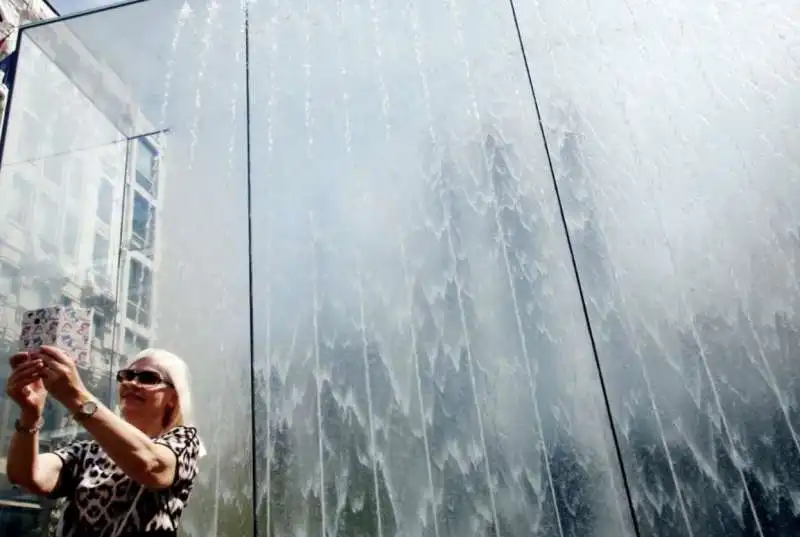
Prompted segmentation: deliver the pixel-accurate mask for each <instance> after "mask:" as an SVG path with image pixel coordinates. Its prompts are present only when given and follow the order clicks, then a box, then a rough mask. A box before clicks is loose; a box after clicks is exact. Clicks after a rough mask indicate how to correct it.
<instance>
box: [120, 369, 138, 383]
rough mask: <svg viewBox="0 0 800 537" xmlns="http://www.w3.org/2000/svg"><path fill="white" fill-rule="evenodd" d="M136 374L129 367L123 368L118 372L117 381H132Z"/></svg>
mask: <svg viewBox="0 0 800 537" xmlns="http://www.w3.org/2000/svg"><path fill="white" fill-rule="evenodd" d="M135 376H136V374H135V373H134V372H133V371H130V370H128V369H123V370H122V371H118V372H117V382H130V381H132V380H133V379H134V377H135Z"/></svg>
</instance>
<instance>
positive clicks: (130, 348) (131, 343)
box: [125, 328, 150, 355]
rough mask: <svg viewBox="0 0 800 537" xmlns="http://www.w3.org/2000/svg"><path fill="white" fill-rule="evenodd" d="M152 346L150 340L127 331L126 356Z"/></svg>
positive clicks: (129, 330) (127, 329)
mask: <svg viewBox="0 0 800 537" xmlns="http://www.w3.org/2000/svg"><path fill="white" fill-rule="evenodd" d="M149 346H150V340H149V339H147V338H146V337H144V336H143V335H141V334H137V333H136V332H134V331H133V330H131V329H129V328H126V329H125V354H127V355H134V354H138V353H139V352H141V351H143V350H145V349H146V348H148V347H149Z"/></svg>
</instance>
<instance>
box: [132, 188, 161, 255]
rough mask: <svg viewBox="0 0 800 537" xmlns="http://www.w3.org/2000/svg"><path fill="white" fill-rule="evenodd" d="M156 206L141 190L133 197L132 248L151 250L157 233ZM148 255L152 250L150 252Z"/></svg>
mask: <svg viewBox="0 0 800 537" xmlns="http://www.w3.org/2000/svg"><path fill="white" fill-rule="evenodd" d="M155 217H156V214H155V208H154V207H153V205H152V204H151V203H150V201H149V200H148V199H147V198H145V197H144V196H143V195H142V194H140V193H139V192H136V194H135V195H134V198H133V219H132V222H131V248H133V249H135V250H148V251H149V250H150V249H151V248H152V247H153V236H154V235H155V233H154V230H155ZM148 254H149V255H148V257H151V256H152V252H148Z"/></svg>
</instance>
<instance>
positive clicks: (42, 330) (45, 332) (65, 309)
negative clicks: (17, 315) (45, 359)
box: [20, 306, 92, 364]
mask: <svg viewBox="0 0 800 537" xmlns="http://www.w3.org/2000/svg"><path fill="white" fill-rule="evenodd" d="M91 342H92V310H91V309H87V308H76V307H73V306H51V307H48V308H39V309H35V310H30V311H26V312H25V313H24V314H23V316H22V331H21V334H20V347H21V350H24V351H28V350H33V349H37V348H39V347H41V346H42V345H49V346H53V347H58V348H59V349H61V350H63V351H64V352H66V353H67V354H68V355H69V356H70V357H72V358H73V359H74V360H75V361H76V362H78V363H79V364H89V357H90V352H91Z"/></svg>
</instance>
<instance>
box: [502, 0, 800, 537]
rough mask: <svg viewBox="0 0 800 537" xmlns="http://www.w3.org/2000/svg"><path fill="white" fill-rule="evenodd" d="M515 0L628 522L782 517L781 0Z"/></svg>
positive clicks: (785, 351)
mask: <svg viewBox="0 0 800 537" xmlns="http://www.w3.org/2000/svg"><path fill="white" fill-rule="evenodd" d="M517 4H518V5H519V9H520V21H521V24H522V27H523V28H524V30H525V32H526V42H527V45H528V57H529V59H530V60H531V67H532V68H533V71H534V74H535V77H536V82H537V90H538V92H539V101H540V103H542V111H543V116H544V121H545V124H546V126H547V130H548V132H549V134H548V139H549V142H550V148H551V152H552V157H553V160H554V164H555V167H556V173H557V176H558V180H559V184H560V185H561V188H562V192H563V200H564V204H565V209H566V210H567V214H568V218H569V221H570V224H571V231H572V237H573V242H574V246H575V249H576V255H577V260H578V264H579V267H580V272H581V275H582V277H583V283H584V285H585V291H586V293H587V296H588V299H589V300H588V302H589V305H590V313H591V317H592V320H593V325H594V327H595V334H596V335H597V342H598V347H599V353H600V358H601V361H602V364H603V368H604V370H605V371H606V378H608V382H609V391H610V393H611V399H612V404H613V408H614V414H615V417H616V422H617V424H618V426H619V429H620V430H621V431H622V432H623V433H624V434H623V444H624V446H623V447H624V451H625V465H626V467H627V468H628V470H629V471H628V475H629V477H630V478H631V484H632V488H633V497H634V501H635V503H636V511H637V513H638V518H639V522H640V525H641V527H642V535H655V536H674V535H688V536H691V535H695V536H701V535H702V536H713V537H717V536H719V537H722V536H730V535H737V536H738V535H756V536H765V537H766V536H770V535H790V534H792V533H795V532H796V531H797V528H798V525H797V524H798V517H797V513H798V512H800V442H798V428H800V406H798V402H800V382H798V379H800V373H799V372H800V368H798V355H797V349H798V342H800V339H799V336H798V334H800V324H798V317H797V311H798V306H800V302H799V301H800V294H798V284H797V273H798V272H797V271H798V264H797V262H798V259H800V257H799V256H800V249H798V246H799V245H800V243H798V229H800V215H799V214H798V210H797V203H796V200H798V199H800V183H798V181H797V180H796V179H797V177H798V176H799V175H798V174H799V173H800V153H798V152H797V150H796V148H797V144H798V141H800V138H798V133H800V130H798V125H800V101H798V99H797V92H796V89H795V87H796V83H795V82H792V81H796V79H797V73H798V68H800V57H799V56H798V54H797V50H798V44H800V41H798V32H797V25H796V21H797V3H796V2H794V1H793V0H777V1H774V2H770V3H769V5H768V6H767V5H763V6H761V5H759V6H756V5H755V4H750V3H740V2H701V3H697V2H691V1H689V0H670V1H668V2H629V1H627V0H605V1H602V2H599V1H594V2H592V1H590V2H586V1H584V0H567V1H566V2H517ZM792 148H794V149H792Z"/></svg>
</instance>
